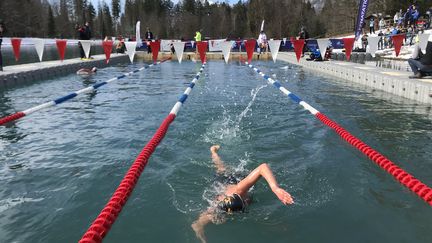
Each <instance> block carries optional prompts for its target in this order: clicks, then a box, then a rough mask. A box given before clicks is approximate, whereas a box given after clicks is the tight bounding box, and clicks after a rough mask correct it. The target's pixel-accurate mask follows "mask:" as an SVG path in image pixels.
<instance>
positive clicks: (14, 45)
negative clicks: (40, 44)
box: [11, 38, 21, 62]
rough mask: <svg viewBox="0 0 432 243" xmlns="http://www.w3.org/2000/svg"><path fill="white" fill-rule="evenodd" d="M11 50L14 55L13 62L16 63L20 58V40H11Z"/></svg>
mask: <svg viewBox="0 0 432 243" xmlns="http://www.w3.org/2000/svg"><path fill="white" fill-rule="evenodd" d="M11 42H12V48H13V52H14V55H15V61H17V62H18V60H19V58H20V48H21V39H20V38H12V39H11Z"/></svg>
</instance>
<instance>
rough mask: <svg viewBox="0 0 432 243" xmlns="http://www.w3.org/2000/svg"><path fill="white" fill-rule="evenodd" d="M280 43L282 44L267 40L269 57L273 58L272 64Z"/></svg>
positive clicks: (277, 41) (278, 41) (279, 41)
mask: <svg viewBox="0 0 432 243" xmlns="http://www.w3.org/2000/svg"><path fill="white" fill-rule="evenodd" d="M281 42H282V41H281V40H269V41H268V44H269V47H270V52H271V55H272V58H273V62H276V59H277V55H278V53H279V48H280V45H281Z"/></svg>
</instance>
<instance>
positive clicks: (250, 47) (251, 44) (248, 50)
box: [246, 39, 256, 63]
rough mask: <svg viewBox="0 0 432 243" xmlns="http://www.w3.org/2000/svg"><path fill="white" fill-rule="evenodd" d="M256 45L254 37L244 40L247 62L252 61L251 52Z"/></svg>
mask: <svg viewBox="0 0 432 243" xmlns="http://www.w3.org/2000/svg"><path fill="white" fill-rule="evenodd" d="M255 46H256V40H255V39H249V40H247V41H246V53H247V58H248V63H251V62H252V57H253V53H254V50H255Z"/></svg>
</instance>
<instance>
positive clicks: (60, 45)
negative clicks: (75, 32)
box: [56, 40, 67, 61]
mask: <svg viewBox="0 0 432 243" xmlns="http://www.w3.org/2000/svg"><path fill="white" fill-rule="evenodd" d="M66 42H67V40H56V45H57V51H58V53H59V56H60V60H62V61H63V60H64V57H65V52H66Z"/></svg>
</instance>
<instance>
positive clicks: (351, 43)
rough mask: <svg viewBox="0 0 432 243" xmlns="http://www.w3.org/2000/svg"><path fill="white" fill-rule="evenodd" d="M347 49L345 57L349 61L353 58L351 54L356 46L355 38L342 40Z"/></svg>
mask: <svg viewBox="0 0 432 243" xmlns="http://www.w3.org/2000/svg"><path fill="white" fill-rule="evenodd" d="M342 41H343V43H344V47H345V55H346V59H347V60H348V61H349V60H350V58H351V52H352V49H353V46H354V41H355V39H354V38H342Z"/></svg>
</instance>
